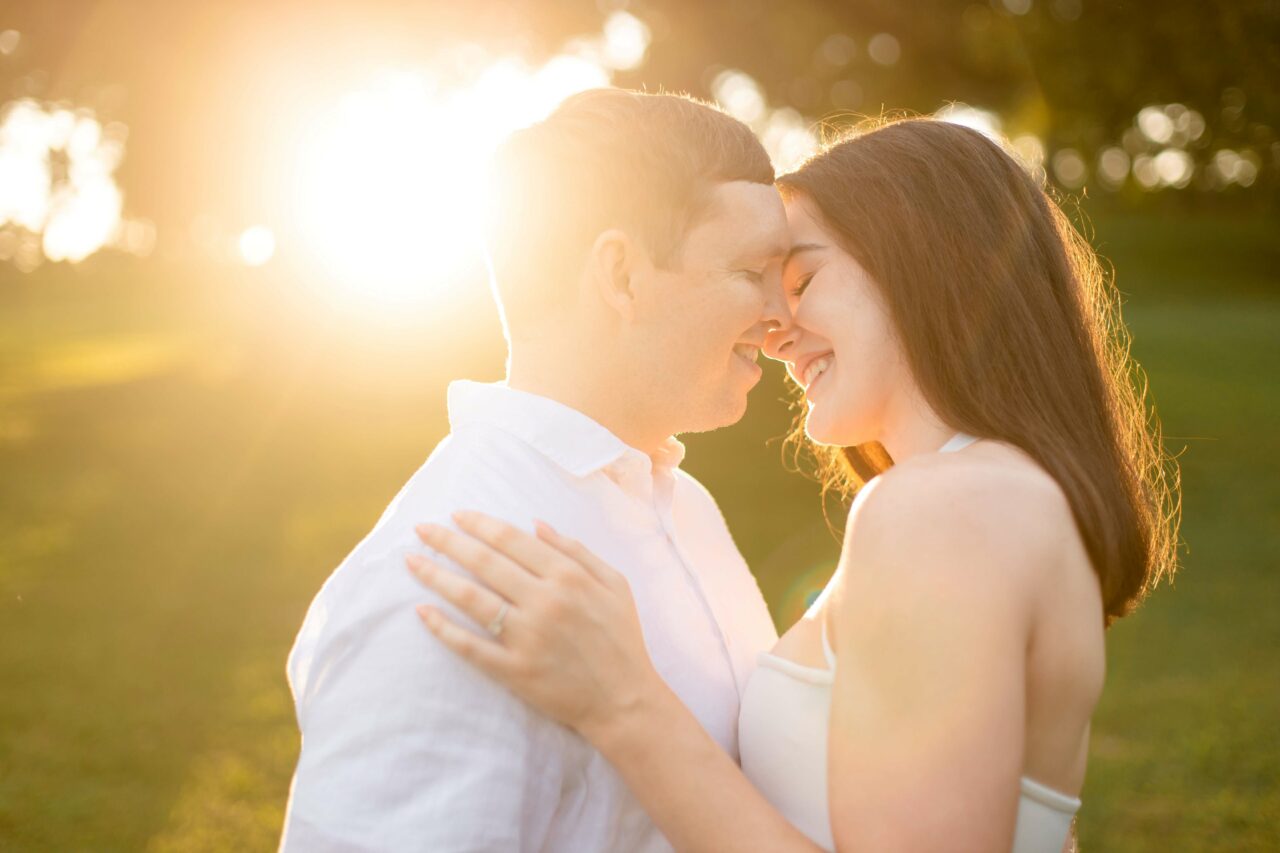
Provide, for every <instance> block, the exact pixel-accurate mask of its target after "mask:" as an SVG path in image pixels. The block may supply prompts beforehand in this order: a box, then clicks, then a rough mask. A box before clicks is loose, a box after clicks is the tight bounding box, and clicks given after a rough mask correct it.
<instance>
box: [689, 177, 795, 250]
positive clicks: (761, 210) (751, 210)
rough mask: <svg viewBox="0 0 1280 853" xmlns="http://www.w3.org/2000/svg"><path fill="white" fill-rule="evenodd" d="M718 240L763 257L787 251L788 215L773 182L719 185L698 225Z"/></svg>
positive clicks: (743, 182) (704, 232)
mask: <svg viewBox="0 0 1280 853" xmlns="http://www.w3.org/2000/svg"><path fill="white" fill-rule="evenodd" d="M695 230H698V231H702V232H703V234H702V236H704V237H707V238H710V239H712V240H715V241H716V242H718V243H723V244H726V245H728V244H731V245H734V246H740V247H742V248H744V249H750V250H751V251H752V252H753V253H755V254H758V255H761V256H763V257H772V256H774V255H783V254H785V253H786V251H787V242H788V241H787V214H786V208H785V207H783V204H782V196H781V195H779V194H778V190H777V188H776V187H775V186H773V184H757V183H752V182H749V181H731V182H728V183H723V184H719V185H718V186H717V187H716V188H715V189H714V190H713V191H712V195H711V199H710V202H709V203H708V205H707V209H706V212H705V213H704V214H703V216H702V217H701V221H700V222H699V225H698V227H697V229H695Z"/></svg>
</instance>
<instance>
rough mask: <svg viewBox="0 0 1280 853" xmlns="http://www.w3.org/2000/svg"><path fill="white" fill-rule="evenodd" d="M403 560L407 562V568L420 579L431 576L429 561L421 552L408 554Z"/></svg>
mask: <svg viewBox="0 0 1280 853" xmlns="http://www.w3.org/2000/svg"><path fill="white" fill-rule="evenodd" d="M404 561H405V562H406V563H408V564H409V570H410V571H411V572H413V573H414V574H415V575H417V576H418V577H420V578H422V579H424V580H425V579H427V578H430V577H431V561H430V560H428V559H427V558H426V557H423V556H422V555H421V554H408V555H406V556H405V558H404Z"/></svg>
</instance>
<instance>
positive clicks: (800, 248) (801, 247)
mask: <svg viewBox="0 0 1280 853" xmlns="http://www.w3.org/2000/svg"><path fill="white" fill-rule="evenodd" d="M825 248H827V247H826V246H823V245H820V244H818V243H796V244H795V245H794V246H792V247H791V248H790V249H789V250H788V251H787V257H786V258H784V259H783V261H782V265H783V266H786V265H787V264H789V263H791V259H792V258H794V257H795V256H796V255H798V254H800V253H801V252H812V251H814V250H816V249H825Z"/></svg>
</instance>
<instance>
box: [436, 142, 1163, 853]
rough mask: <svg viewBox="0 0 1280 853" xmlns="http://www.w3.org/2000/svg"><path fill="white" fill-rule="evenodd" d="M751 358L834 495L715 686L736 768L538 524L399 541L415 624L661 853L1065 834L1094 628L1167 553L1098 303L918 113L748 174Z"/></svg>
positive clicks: (1045, 225)
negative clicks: (842, 514) (577, 752)
mask: <svg viewBox="0 0 1280 853" xmlns="http://www.w3.org/2000/svg"><path fill="white" fill-rule="evenodd" d="M779 186H780V189H781V190H782V192H783V196H784V198H785V200H786V202H787V212H788V221H789V225H790V228H791V236H792V241H793V245H792V249H791V254H790V255H789V257H788V259H787V262H786V265H785V267H784V270H783V279H784V284H785V285H786V287H787V288H788V292H789V294H790V297H789V298H790V307H791V310H792V313H793V322H792V324H791V325H790V326H789V327H788V328H785V329H780V330H778V331H776V332H774V333H773V334H772V336H771V338H770V340H769V342H768V344H767V347H766V350H767V353H768V354H769V355H770V356H771V357H773V358H775V359H779V360H782V361H785V362H786V363H787V365H788V369H789V372H790V375H791V377H792V378H793V379H794V380H795V381H796V382H797V383H798V384H799V385H800V386H802V387H803V389H804V394H805V399H806V402H807V405H808V414H807V418H806V423H805V430H806V433H807V435H808V437H809V438H810V439H811V440H812V441H813V442H814V443H815V444H817V445H820V446H822V447H826V448H838V449H837V450H830V451H828V453H829V454H830V458H831V459H832V460H834V461H835V462H837V463H838V469H837V468H833V469H832V470H833V471H836V472H837V474H838V476H839V477H840V478H841V479H840V480H839V484H840V485H842V486H844V487H847V488H848V489H849V490H850V491H852V490H855V489H858V487H859V486H864V487H863V488H861V489H858V491H857V498H856V500H854V502H853V505H852V508H851V510H850V514H849V521H848V526H847V529H846V536H845V539H844V546H843V551H842V554H841V558H840V563H839V566H838V568H837V570H836V573H835V575H834V576H833V578H832V579H831V582H830V584H829V585H828V587H827V588H826V590H825V591H824V593H823V595H822V596H821V598H820V599H819V600H818V602H817V603H815V605H814V606H813V608H812V609H811V611H810V613H808V614H807V615H806V617H805V618H804V619H802V620H801V621H800V622H799V623H798V624H797V625H795V626H794V627H792V628H791V629H790V630H789V631H787V632H786V633H785V635H784V636H783V637H782V639H781V640H780V641H779V643H778V645H777V647H776V648H775V649H774V651H773V652H772V653H771V654H768V655H764V656H762V658H761V665H760V667H759V668H758V669H757V671H756V672H755V674H754V675H753V676H752V678H751V680H750V682H749V683H748V685H747V686H746V689H745V691H744V695H743V700H742V711H741V718H740V747H741V754H742V768H741V769H739V768H738V766H737V765H735V764H734V763H733V761H732V760H731V759H730V758H729V757H728V756H727V755H725V754H724V753H723V752H722V751H721V750H720V749H719V748H718V747H717V746H716V744H715V743H714V742H713V741H712V740H711V738H710V737H709V736H708V735H707V734H706V733H705V732H704V731H703V730H702V729H701V727H700V726H699V725H698V723H697V721H696V720H695V719H694V718H693V716H692V715H691V714H690V713H689V712H688V711H687V710H686V709H685V708H684V707H683V706H682V705H681V704H680V702H679V701H678V700H677V699H676V698H675V696H674V694H673V693H671V691H670V690H669V689H667V688H666V686H665V684H663V682H662V681H661V679H660V678H658V677H657V676H656V674H655V673H654V671H653V668H652V666H651V665H650V664H649V661H648V658H647V657H646V655H645V650H644V642H643V637H642V636H641V633H640V629H639V623H638V621H637V618H636V615H635V609H634V605H633V604H632V602H631V599H630V597H629V594H628V591H627V585H626V581H625V580H624V579H622V578H621V576H620V575H618V574H617V573H616V572H614V571H613V570H612V569H611V568H609V567H608V566H606V565H603V564H602V563H601V562H600V561H599V560H598V559H596V558H595V557H594V556H593V555H591V554H589V553H587V552H586V551H585V550H584V549H582V548H581V546H579V545H577V544H576V543H574V542H571V541H568V540H565V539H564V538H562V537H560V536H558V535H557V534H556V533H555V532H554V531H552V530H550V529H548V528H546V527H545V526H542V527H540V528H539V529H538V531H537V535H536V536H530V535H527V534H524V533H521V532H520V531H517V530H514V529H512V528H509V527H507V526H506V525H504V524H502V523H500V522H497V521H495V520H493V519H488V518H484V517H478V516H474V515H470V514H466V513H462V514H459V516H458V517H457V518H456V520H457V523H458V526H459V527H460V529H461V530H462V531H463V534H467V535H463V534H459V533H455V532H451V531H448V530H445V529H443V528H439V527H424V529H423V530H422V534H423V538H424V540H425V541H426V542H427V544H429V545H431V546H432V547H433V548H435V549H436V550H438V551H439V552H441V553H443V554H446V555H447V556H449V557H451V558H453V559H455V560H456V561H458V562H459V563H460V564H462V565H463V566H464V567H466V568H468V569H469V570H471V571H472V572H473V573H474V574H475V575H477V576H478V578H479V580H480V581H482V582H483V585H481V584H476V583H474V582H472V581H471V580H470V579H468V578H464V577H462V576H460V575H457V574H455V573H452V572H448V571H441V570H439V568H438V567H436V566H434V565H433V564H431V563H430V562H428V561H422V560H414V561H413V567H414V568H415V571H417V573H418V575H419V577H420V578H421V579H422V580H423V582H424V583H426V584H427V585H429V586H431V587H432V588H433V589H435V590H436V591H437V592H439V593H440V594H441V596H442V597H443V598H444V599H445V600H447V601H449V602H451V603H453V604H455V605H457V606H458V607H459V608H461V609H462V611H463V612H465V613H467V614H468V615H469V616H471V617H473V618H474V619H475V620H476V621H478V622H479V623H480V624H482V625H483V624H489V625H491V626H493V625H496V626H498V630H497V631H496V632H495V633H497V634H498V635H499V636H498V637H497V639H496V640H495V641H489V640H487V639H481V638H479V637H477V636H476V635H475V634H474V633H472V632H469V631H466V630H464V629H462V628H460V627H459V626H457V625H456V624H454V623H453V622H451V621H450V620H448V619H447V618H445V617H444V616H443V615H442V614H441V613H440V612H439V611H437V610H434V609H430V608H423V610H422V616H423V619H424V622H425V623H426V624H427V626H428V628H429V629H430V630H431V631H432V632H433V633H434V634H435V635H436V636H437V637H439V638H440V640H441V641H443V642H444V643H445V644H446V645H448V646H450V647H451V648H453V649H454V650H455V651H457V652H458V653H459V654H461V655H462V656H464V657H465V658H466V659H468V660H470V661H472V662H473V663H475V664H476V665H477V666H480V667H481V668H483V669H484V670H485V671H486V672H489V673H490V674H491V675H493V677H495V678H497V679H498V680H500V681H501V682H503V683H504V684H506V685H507V686H508V687H510V688H511V689H512V690H513V691H514V692H515V693H516V694H517V695H519V696H521V697H522V698H524V699H525V700H526V701H528V702H530V703H531V704H533V705H534V706H536V707H537V708H539V709H540V710H541V711H543V712H544V713H547V714H549V715H551V716H552V717H555V718H556V719H558V720H560V721H561V722H563V723H565V724H566V725H569V726H572V727H573V728H575V729H577V730H578V731H579V732H580V733H581V734H582V735H583V736H584V737H586V738H587V739H588V740H589V741H590V742H591V743H592V744H593V745H594V746H595V747H596V748H597V749H599V750H600V751H601V752H602V753H603V754H604V755H605V756H606V757H607V758H608V759H609V760H610V761H612V762H613V763H614V764H615V766H616V767H617V768H618V770H619V771H620V772H621V773H622V775H623V776H624V777H625V778H626V780H627V782H628V785H629V786H630V787H631V788H632V790H633V791H634V793H635V794H636V796H637V797H638V798H639V799H640V800H641V802H642V803H644V805H645V808H646V810H647V811H648V812H649V814H650V815H651V816H652V818H653V819H654V821H655V822H656V823H657V824H658V825H659V826H660V827H661V828H662V830H663V831H664V833H665V834H666V835H667V837H668V839H669V840H670V841H671V842H672V844H674V845H675V847H677V848H678V849H689V850H725V849H766V850H802V849H814V847H815V845H816V846H817V847H821V848H823V849H828V850H830V849H839V850H875V851H879V850H916V849H938V848H945V849H947V850H998V849H1005V850H1008V849H1013V850H1014V851H1016V853H1031V851H1056V850H1060V849H1062V848H1063V847H1064V846H1069V845H1070V825H1071V820H1072V817H1073V815H1074V814H1075V811H1076V810H1077V809H1078V807H1079V805H1080V803H1079V800H1078V799H1077V797H1078V794H1079V792H1080V790H1081V787H1082V785H1083V782H1084V773H1085V762H1086V758H1087V752H1088V739H1089V720H1090V717H1091V715H1092V713H1093V709H1094V707H1095V706H1096V704H1097V701H1098V697H1099V695H1100V693H1101V689H1102V684H1103V677H1104V667H1105V654H1104V642H1103V639H1104V630H1105V627H1106V625H1108V624H1109V623H1110V622H1111V621H1112V620H1114V619H1116V618H1118V617H1120V616H1123V615H1124V614H1126V613H1127V612H1129V611H1130V610H1131V609H1132V608H1133V607H1134V606H1135V605H1136V604H1137V603H1138V602H1139V601H1140V599H1141V598H1142V597H1143V595H1144V594H1145V593H1146V591H1147V590H1149V589H1150V587H1151V586H1152V585H1153V584H1154V583H1155V582H1156V581H1157V580H1158V579H1159V578H1160V577H1161V576H1167V575H1170V574H1171V573H1172V572H1173V570H1174V565H1175V554H1174V547H1175V529H1176V518H1177V512H1176V506H1177V504H1176V497H1175V494H1176V480H1175V479H1174V476H1175V474H1174V473H1173V472H1172V471H1170V470H1169V469H1168V466H1167V460H1166V457H1165V456H1164V454H1163V452H1162V450H1161V447H1160V440H1159V435H1158V431H1157V430H1156V428H1155V427H1154V425H1153V422H1152V421H1151V420H1150V419H1149V417H1148V414H1147V410H1146V408H1145V406H1144V403H1143V400H1142V396H1141V394H1140V393H1139V392H1137V391H1136V390H1135V388H1134V386H1133V385H1132V384H1131V380H1132V378H1133V372H1134V370H1135V367H1136V366H1135V365H1134V364H1133V363H1132V362H1131V361H1130V360H1129V358H1128V355H1127V346H1126V343H1127V341H1126V336H1125V334H1124V329H1123V326H1122V325H1121V323H1120V318H1119V310H1118V305H1117V303H1116V301H1115V293H1114V291H1113V290H1112V289H1111V288H1110V285H1109V283H1108V282H1107V280H1106V279H1105V277H1104V276H1103V274H1102V272H1101V270H1100V267H1099V265H1098V263H1097V260H1096V258H1095V257H1094V256H1093V254H1092V252H1091V251H1090V250H1089V248H1088V246H1087V244H1086V243H1085V242H1084V241H1083V240H1082V239H1081V238H1080V237H1079V235H1077V234H1076V233H1075V231H1074V230H1073V229H1072V228H1071V226H1070V225H1069V224H1068V223H1067V222H1066V220H1065V218H1064V217H1063V216H1062V214H1061V213H1060V212H1059V211H1058V210H1057V208H1056V207H1055V206H1054V205H1053V204H1052V202H1051V201H1050V200H1049V199H1048V198H1047V197H1046V195H1045V194H1044V192H1043V191H1042V190H1041V189H1040V188H1039V187H1038V186H1037V185H1036V183H1035V182H1034V181H1033V180H1032V179H1031V178H1030V177H1029V176H1028V175H1027V174H1026V173H1025V172H1024V171H1023V170H1022V169H1021V168H1020V167H1019V166H1018V164H1017V163H1016V162H1015V161H1014V160H1013V159H1012V158H1011V157H1010V156H1009V155H1008V154H1006V153H1005V152H1004V151H1003V150H1002V149H1001V148H1000V147H999V146H997V145H996V144H994V143H992V142H990V141H989V140H988V139H986V138H985V137H983V136H982V135H980V134H978V133H976V132H974V131H972V130H969V129H966V128H962V127H958V126H955V125H951V124H946V123H942V122H938V121H933V120H927V119H910V120H903V121H897V122H892V123H889V124H886V125H883V126H880V127H878V128H876V129H873V130H871V131H869V132H864V133H860V134H857V135H854V136H852V137H851V138H848V139H846V140H844V141H841V142H838V143H836V144H834V145H832V146H830V147H829V148H827V149H826V150H825V151H824V152H822V153H820V154H819V155H817V156H816V157H814V158H813V159H812V160H810V161H809V162H808V163H807V164H805V165H804V166H803V167H802V168H801V169H800V170H798V171H797V172H795V173H793V174H791V175H788V176H786V177H784V178H783V179H781V180H780V181H779Z"/></svg>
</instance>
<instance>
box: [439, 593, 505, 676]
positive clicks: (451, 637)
mask: <svg viewBox="0 0 1280 853" xmlns="http://www.w3.org/2000/svg"><path fill="white" fill-rule="evenodd" d="M417 611H418V618H419V619H421V620H422V623H423V624H424V625H426V626H427V630H428V631H430V632H431V633H432V635H433V636H435V638H436V639H437V640H439V641H440V642H441V643H443V644H444V645H445V646H446V647H447V648H448V649H449V650H450V651H452V652H453V653H454V654H456V655H458V657H460V658H462V659H463V660H465V661H467V662H468V663H471V664H474V665H475V666H477V667H479V668H480V669H481V670H483V671H484V672H486V673H488V674H489V675H490V676H492V677H494V678H496V679H498V680H500V681H501V680H503V679H505V678H506V677H507V675H508V674H509V673H510V672H511V670H512V662H511V657H510V655H511V653H510V652H509V651H507V650H506V649H505V648H503V647H502V646H500V645H498V644H497V643H496V642H494V641H492V640H486V639H484V638H483V637H477V636H476V635H475V634H473V633H472V632H471V631H468V630H467V629H466V628H463V627H462V626H461V625H459V624H457V623H456V622H454V621H453V620H451V619H449V618H448V617H446V616H445V615H444V614H443V613H441V612H440V611H439V610H437V609H435V608H434V607H428V606H427V605H425V604H424V605H420V606H419V607H418V608H417Z"/></svg>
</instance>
